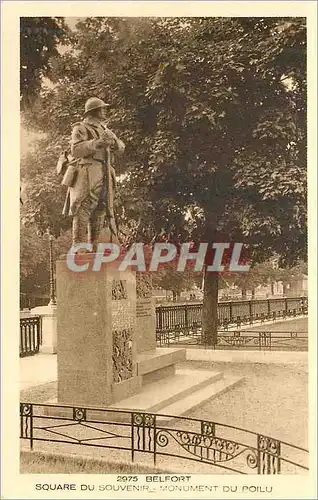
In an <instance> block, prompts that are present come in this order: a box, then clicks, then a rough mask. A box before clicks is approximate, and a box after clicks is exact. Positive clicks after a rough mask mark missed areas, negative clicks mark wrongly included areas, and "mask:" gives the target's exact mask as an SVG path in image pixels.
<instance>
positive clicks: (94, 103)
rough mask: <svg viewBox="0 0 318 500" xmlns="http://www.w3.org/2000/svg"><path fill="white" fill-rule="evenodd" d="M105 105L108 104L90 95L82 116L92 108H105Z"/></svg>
mask: <svg viewBox="0 0 318 500" xmlns="http://www.w3.org/2000/svg"><path fill="white" fill-rule="evenodd" d="M107 106H109V104H106V103H105V102H104V101H103V100H102V99H99V98H98V97H90V98H89V99H87V101H86V103H85V113H84V116H85V115H87V113H89V112H90V111H93V109H100V108H106V107H107Z"/></svg>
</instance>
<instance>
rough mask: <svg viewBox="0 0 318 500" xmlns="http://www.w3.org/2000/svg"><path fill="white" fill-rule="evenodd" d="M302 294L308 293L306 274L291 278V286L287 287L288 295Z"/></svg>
mask: <svg viewBox="0 0 318 500" xmlns="http://www.w3.org/2000/svg"><path fill="white" fill-rule="evenodd" d="M301 295H304V296H307V295H308V276H306V275H305V274H303V275H302V276H297V277H295V278H291V280H290V284H289V287H288V288H287V296H288V297H297V296H298V297H299V296H301Z"/></svg>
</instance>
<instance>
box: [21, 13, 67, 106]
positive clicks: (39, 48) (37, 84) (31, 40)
mask: <svg viewBox="0 0 318 500" xmlns="http://www.w3.org/2000/svg"><path fill="white" fill-rule="evenodd" d="M66 33H67V27H66V24H65V22H64V18H62V17H21V18H20V93H21V107H22V109H25V108H28V107H30V105H31V104H32V102H33V101H34V99H35V97H36V95H37V93H38V92H39V91H40V89H41V82H42V78H43V77H49V76H50V71H51V67H50V59H51V58H52V57H53V56H55V57H58V55H59V52H58V48H57V47H58V44H59V43H60V42H61V41H62V40H63V39H65V36H66Z"/></svg>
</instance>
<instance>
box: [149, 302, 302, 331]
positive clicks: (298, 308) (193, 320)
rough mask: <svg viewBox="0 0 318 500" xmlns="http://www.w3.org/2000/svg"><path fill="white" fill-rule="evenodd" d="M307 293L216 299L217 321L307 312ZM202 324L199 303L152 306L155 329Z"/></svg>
mask: <svg viewBox="0 0 318 500" xmlns="http://www.w3.org/2000/svg"><path fill="white" fill-rule="evenodd" d="M307 308H308V299H307V297H291V298H284V299H281V298H278V299H265V300H244V301H235V302H220V303H219V304H218V325H219V327H220V328H224V329H226V328H227V327H229V326H231V325H235V324H236V325H237V326H240V325H241V324H244V323H245V324H246V323H249V324H253V323H254V322H257V321H266V320H270V319H273V320H275V319H279V318H286V317H287V316H297V315H300V314H307ZM201 326H202V303H199V304H181V305H171V306H170V305H169V306H158V307H156V331H157V333H160V332H176V331H180V330H182V331H184V332H187V331H193V330H194V331H195V330H197V329H199V328H201Z"/></svg>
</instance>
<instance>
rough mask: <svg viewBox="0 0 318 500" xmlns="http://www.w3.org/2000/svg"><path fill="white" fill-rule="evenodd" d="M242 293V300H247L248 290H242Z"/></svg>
mask: <svg viewBox="0 0 318 500" xmlns="http://www.w3.org/2000/svg"><path fill="white" fill-rule="evenodd" d="M241 291H242V299H246V292H247V290H246V288H242V290H241Z"/></svg>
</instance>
